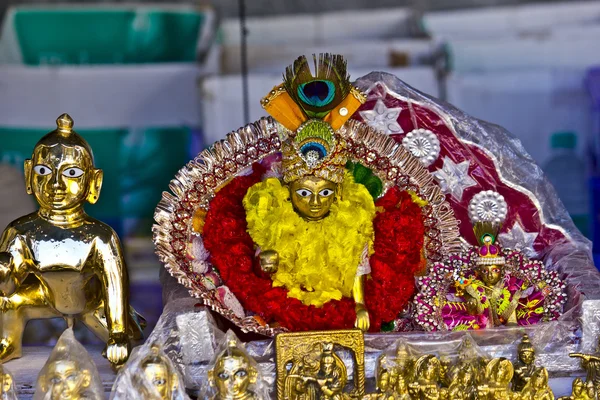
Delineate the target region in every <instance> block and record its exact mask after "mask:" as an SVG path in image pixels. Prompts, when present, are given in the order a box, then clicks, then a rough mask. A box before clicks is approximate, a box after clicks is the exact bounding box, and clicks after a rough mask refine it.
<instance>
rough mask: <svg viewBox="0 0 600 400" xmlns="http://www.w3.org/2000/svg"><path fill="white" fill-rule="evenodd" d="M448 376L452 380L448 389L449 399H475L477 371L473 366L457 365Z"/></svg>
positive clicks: (467, 364)
mask: <svg viewBox="0 0 600 400" xmlns="http://www.w3.org/2000/svg"><path fill="white" fill-rule="evenodd" d="M450 376H451V377H452V379H451V383H450V385H449V387H448V398H449V399H454V397H453V396H459V397H457V400H458V399H459V398H460V399H464V400H475V399H477V370H476V367H475V364H472V363H462V364H459V365H458V366H457V368H456V369H454V371H453V372H452V373H451V375H450ZM453 393H454V394H453ZM459 393H460V395H459Z"/></svg>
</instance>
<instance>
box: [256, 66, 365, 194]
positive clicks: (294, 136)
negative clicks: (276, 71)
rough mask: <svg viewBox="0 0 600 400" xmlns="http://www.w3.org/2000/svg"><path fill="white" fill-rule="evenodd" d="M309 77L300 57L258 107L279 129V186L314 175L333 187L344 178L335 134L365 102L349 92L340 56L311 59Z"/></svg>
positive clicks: (341, 151)
mask: <svg viewBox="0 0 600 400" xmlns="http://www.w3.org/2000/svg"><path fill="white" fill-rule="evenodd" d="M313 61H314V74H313V72H311V70H310V66H309V63H308V60H307V59H306V57H304V56H301V57H299V58H298V59H296V61H294V63H293V64H292V65H290V66H289V67H287V69H286V71H285V73H284V75H283V83H282V84H281V85H279V86H277V87H275V88H274V89H273V90H271V92H270V93H269V95H268V96H267V97H265V98H264V99H263V100H262V101H261V104H262V106H263V107H264V109H265V110H266V111H267V112H268V113H269V114H271V115H272V116H273V118H275V120H277V122H279V123H280V124H281V125H283V127H284V128H285V129H284V130H283V131H282V134H281V142H282V153H283V162H282V167H283V180H284V181H285V182H286V183H289V182H292V181H294V180H296V179H299V178H301V177H304V176H307V175H314V176H317V177H320V178H323V179H327V180H329V181H332V182H335V183H341V182H342V180H343V178H344V172H345V166H346V161H347V155H346V143H345V141H344V138H343V137H342V136H341V135H339V134H338V133H337V131H338V130H339V129H340V128H341V127H342V126H343V125H344V124H345V123H346V121H347V120H348V119H349V118H350V117H351V116H352V114H354V112H356V110H357V109H358V107H360V105H361V104H362V103H364V102H365V100H366V98H365V96H364V94H363V93H361V92H360V91H359V90H358V89H356V88H355V87H353V86H352V85H351V83H350V76H349V75H348V72H347V68H346V60H345V59H344V58H343V57H342V56H340V55H332V54H319V55H318V57H317V56H316V55H313Z"/></svg>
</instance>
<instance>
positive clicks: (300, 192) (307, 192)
mask: <svg viewBox="0 0 600 400" xmlns="http://www.w3.org/2000/svg"><path fill="white" fill-rule="evenodd" d="M296 194H297V195H298V196H300V197H309V196H310V195H311V194H312V192H311V191H310V190H308V189H298V190H296Z"/></svg>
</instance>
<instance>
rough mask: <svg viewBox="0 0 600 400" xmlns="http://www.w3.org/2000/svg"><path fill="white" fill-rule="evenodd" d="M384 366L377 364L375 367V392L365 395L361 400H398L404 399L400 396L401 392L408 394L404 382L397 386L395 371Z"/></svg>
mask: <svg viewBox="0 0 600 400" xmlns="http://www.w3.org/2000/svg"><path fill="white" fill-rule="evenodd" d="M386 364H387V363H381V362H379V363H378V366H377V375H376V381H377V392H376V393H371V394H367V395H365V396H364V397H363V400H399V399H403V398H404V397H403V396H402V395H401V394H400V393H401V391H405V392H406V394H408V386H406V384H405V383H404V382H403V383H402V384H401V385H397V381H398V377H399V376H398V373H397V371H395V369H394V368H393V367H391V368H390V366H389V365H386Z"/></svg>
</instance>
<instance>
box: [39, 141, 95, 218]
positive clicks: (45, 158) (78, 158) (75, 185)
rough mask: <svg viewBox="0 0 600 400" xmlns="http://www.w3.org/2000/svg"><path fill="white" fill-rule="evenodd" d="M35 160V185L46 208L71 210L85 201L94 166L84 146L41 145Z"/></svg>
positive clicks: (42, 205)
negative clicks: (90, 174)
mask: <svg viewBox="0 0 600 400" xmlns="http://www.w3.org/2000/svg"><path fill="white" fill-rule="evenodd" d="M31 164H32V171H31V178H30V184H31V189H32V191H33V193H34V195H35V198H36V200H37V201H38V203H39V204H40V206H41V207H42V208H46V209H52V210H69V209H71V208H73V207H76V206H78V205H80V204H82V203H83V202H84V201H85V199H86V196H87V194H88V190H89V181H90V176H89V172H90V171H91V170H92V168H93V167H92V160H91V157H90V155H89V154H88V153H87V151H85V150H84V149H83V148H81V147H79V146H65V145H62V144H56V145H52V146H46V145H38V146H37V147H36V148H35V150H34V153H33V157H32V159H31Z"/></svg>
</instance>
